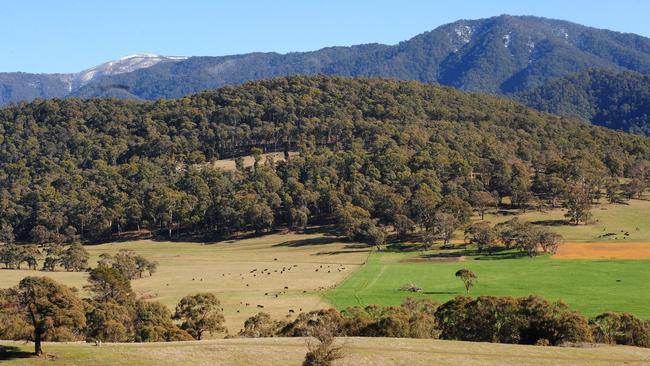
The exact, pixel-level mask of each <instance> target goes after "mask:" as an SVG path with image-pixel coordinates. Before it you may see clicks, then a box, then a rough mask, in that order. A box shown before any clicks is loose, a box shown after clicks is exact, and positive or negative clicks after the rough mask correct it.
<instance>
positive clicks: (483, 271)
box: [325, 244, 650, 318]
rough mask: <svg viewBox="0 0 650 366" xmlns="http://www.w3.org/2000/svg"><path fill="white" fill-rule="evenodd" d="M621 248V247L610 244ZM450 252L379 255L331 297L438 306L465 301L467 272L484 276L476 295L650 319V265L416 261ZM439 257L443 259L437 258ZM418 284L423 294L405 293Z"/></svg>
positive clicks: (499, 258) (340, 303) (342, 304)
mask: <svg viewBox="0 0 650 366" xmlns="http://www.w3.org/2000/svg"><path fill="white" fill-rule="evenodd" d="M609 245H615V244H609ZM459 254H460V253H459V252H457V253H450V251H431V252H427V253H425V254H423V253H422V252H416V253H413V252H411V253H376V252H373V253H372V254H371V255H370V257H369V259H368V263H367V264H366V265H365V266H363V267H362V268H360V269H359V270H358V271H357V272H355V273H354V274H352V275H351V276H350V277H348V278H347V279H346V280H345V281H344V282H343V283H342V284H341V285H339V286H338V287H336V288H335V289H333V290H329V291H327V292H326V293H325V298H326V299H327V300H328V301H329V302H330V303H332V304H334V305H335V306H336V307H337V308H339V309H343V308H346V307H349V306H355V305H362V306H365V305H369V304H382V305H397V304H400V303H402V302H403V301H404V299H405V298H407V297H415V298H419V299H423V298H428V299H433V300H435V301H438V302H443V301H447V300H449V299H451V298H453V297H455V296H458V295H464V294H465V288H464V287H463V284H462V282H461V281H460V280H459V279H457V278H456V277H455V276H454V273H455V272H456V271H457V270H459V269H461V268H468V269H470V270H472V271H473V272H474V273H476V274H477V275H478V283H477V284H476V286H475V287H474V288H472V290H471V292H470V295H472V296H477V295H497V296H514V297H520V296H527V295H530V294H534V295H540V296H543V297H545V298H547V299H549V300H562V301H564V302H565V303H567V304H568V305H569V306H570V307H571V308H572V309H574V310H578V311H580V312H582V313H583V314H584V315H586V316H594V315H597V314H600V313H603V312H605V311H620V312H622V311H628V312H631V313H633V314H636V315H637V316H639V317H642V318H650V307H648V304H650V270H649V269H650V261H643V260H554V259H551V258H549V257H548V256H540V257H537V258H528V257H510V256H509V255H508V254H506V255H493V256H466V257H465V260H464V261H451V262H449V261H447V262H436V261H415V262H414V261H412V259H413V258H419V257H422V256H424V257H425V258H426V257H432V258H446V257H445V256H452V257H453V256H454V255H459ZM437 256H438V257H437ZM409 283H413V284H414V285H416V286H418V287H421V288H422V289H423V291H422V292H421V293H412V292H406V291H400V290H399V289H400V288H401V287H402V286H403V285H405V284H409Z"/></svg>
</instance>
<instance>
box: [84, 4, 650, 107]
mask: <svg viewBox="0 0 650 366" xmlns="http://www.w3.org/2000/svg"><path fill="white" fill-rule="evenodd" d="M589 67H603V68H612V69H627V70H633V71H638V72H642V73H647V72H650V39H648V38H645V37H641V36H638V35H634V34H624V33H618V32H612V31H607V30H600V29H595V28H589V27H585V26H581V25H578V24H574V23H570V22H566V21H561V20H553V19H546V18H538V17H531V16H508V15H502V16H498V17H493V18H487V19H479V20H460V21H457V22H454V23H451V24H446V25H443V26H440V27H438V28H436V29H434V30H433V31H429V32H425V33H422V34H420V35H417V36H415V37H413V38H411V39H409V40H407V41H404V42H401V43H399V44H397V45H393V46H387V45H381V44H367V45H360V46H352V47H331V48H324V49H321V50H318V51H313V52H295V53H288V54H284V55H282V54H277V53H250V54H244V55H234V56H224V57H192V58H189V59H188V60H185V61H182V62H178V63H167V64H160V65H155V66H153V67H150V68H146V69H141V70H138V71H135V72H133V73H128V74H121V75H116V76H112V77H108V78H104V79H100V80H98V81H97V82H95V83H91V84H88V85H87V86H85V87H83V88H81V89H79V90H78V91H75V92H74V93H73V95H75V96H80V97H96V96H103V95H107V94H108V95H109V96H111V95H112V94H111V93H114V92H116V90H114V89H117V92H118V93H120V94H121V95H123V96H129V97H131V98H139V99H153V100H155V99H159V98H178V97H182V96H183V95H186V94H188V93H191V92H196V91H200V90H204V89H213V88H216V87H220V86H223V85H228V84H239V83H242V82H245V81H249V80H256V79H265V78H270V77H276V76H285V75H295V74H302V75H304V74H326V75H342V76H379V77H392V78H398V79H404V80H418V81H422V82H427V83H430V82H436V83H440V84H443V85H449V86H453V87H455V88H459V89H463V90H474V91H487V92H496V93H512V92H516V91H520V90H526V89H529V88H531V87H534V86H537V85H540V84H541V83H543V82H545V81H547V80H549V79H551V78H555V77H560V76H565V75H567V74H570V73H573V72H577V71H580V70H583V69H585V68H589ZM124 92H127V93H126V94H125V93H124Z"/></svg>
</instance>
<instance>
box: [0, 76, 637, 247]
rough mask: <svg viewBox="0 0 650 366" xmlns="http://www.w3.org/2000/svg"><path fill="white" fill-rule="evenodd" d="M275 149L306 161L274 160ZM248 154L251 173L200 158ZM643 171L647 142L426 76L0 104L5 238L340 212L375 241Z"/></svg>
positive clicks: (189, 228)
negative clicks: (424, 80) (149, 97)
mask: <svg viewBox="0 0 650 366" xmlns="http://www.w3.org/2000/svg"><path fill="white" fill-rule="evenodd" d="M272 151H285V152H287V153H288V152H289V151H292V152H293V151H295V152H298V154H297V155H292V156H291V158H289V159H287V160H286V161H281V162H272V161H266V162H264V163H262V161H261V159H260V158H259V156H260V154H262V153H265V152H272ZM246 155H253V156H255V158H256V163H255V165H254V166H253V167H251V168H243V166H242V164H238V169H237V170H235V171H227V170H220V169H216V168H213V167H210V165H209V164H206V163H207V162H210V161H214V160H217V159H225V158H238V157H242V156H246ZM287 157H288V154H287ZM649 160H650V139H648V138H645V137H641V136H634V135H629V134H625V133H620V132H615V131H611V130H607V129H605V128H601V127H595V126H591V125H588V124H585V123H581V122H579V121H576V120H570V119H566V118H561V117H557V116H553V115H549V114H544V113H540V112H537V111H534V110H531V109H528V108H526V107H523V106H521V105H519V104H517V103H515V102H512V101H509V100H506V99H501V98H497V97H494V96H490V95H485V94H474V93H465V92H460V91H456V90H453V89H451V88H445V87H438V86H433V85H426V84H421V83H418V82H406V81H395V80H386V79H375V78H344V77H325V76H309V77H306V76H305V77H287V78H276V79H272V80H267V81H257V82H249V83H246V84H244V85H242V86H237V87H224V88H222V89H219V90H216V91H209V92H203V93H199V94H194V95H190V96H187V97H184V98H181V99H175V100H161V101H157V102H134V101H123V100H110V99H93V100H78V99H67V100H58V99H54V100H35V101H34V102H31V103H21V104H17V105H13V106H10V107H7V108H4V109H2V110H0V227H1V228H0V242H13V241H18V242H35V243H41V244H46V243H62V242H73V241H76V240H79V239H80V240H82V241H89V240H108V239H110V238H111V237H112V236H113V235H115V234H119V233H121V232H124V231H131V230H145V229H146V230H151V231H153V232H154V233H158V234H160V235H166V236H170V237H174V236H177V235H181V234H190V233H192V234H196V233H200V234H210V235H222V234H229V233H233V232H236V231H249V230H251V231H252V230H255V231H259V232H261V231H266V230H269V229H274V228H278V227H291V228H303V227H305V226H306V225H308V224H318V223H323V222H330V221H331V220H332V219H334V218H337V219H338V221H339V223H340V224H341V229H342V234H345V235H348V236H350V237H357V238H359V239H367V240H370V241H381V240H382V238H383V236H384V234H385V232H386V230H387V229H392V228H395V229H396V231H397V232H399V233H408V232H410V231H413V230H415V228H416V227H420V228H424V229H427V228H430V227H438V226H440V225H438V226H437V225H436V224H437V223H440V222H446V221H449V220H451V221H454V222H456V223H463V222H466V221H467V219H468V217H469V215H470V214H471V210H472V208H473V209H475V210H477V211H480V210H481V208H482V207H485V206H493V205H496V204H497V203H504V202H507V203H508V204H509V205H513V206H515V207H521V208H523V209H525V208H526V207H530V206H533V205H537V204H548V205H556V204H557V205H559V204H571V202H572V201H578V205H579V204H580V202H583V203H584V204H586V205H588V204H589V202H591V201H592V200H594V199H595V198H598V196H599V195H600V194H601V192H603V191H604V190H603V188H607V189H608V192H611V195H612V197H610V199H616V197H617V196H618V194H619V193H625V192H628V193H629V194H631V195H633V194H634V193H635V190H636V191H638V190H639V189H642V188H640V187H645V184H646V182H647V179H648V176H649V174H650V165H649V163H648V161H649ZM617 177H628V178H630V180H627V182H628V183H625V184H622V185H621V184H619V181H618V180H616V179H615V178H617ZM581 195H582V196H584V197H586V198H585V199H583V200H582V201H580V199H573V200H572V199H569V198H571V197H573V198H575V197H576V196H577V197H582V196H581ZM505 197H508V198H509V199H508V200H507V201H503V198H505ZM492 199H493V200H492ZM585 200H586V203H585V202H584V201H585ZM492 201H493V202H492ZM346 218H347V219H348V220H347V221H346ZM571 219H572V220H575V222H576V223H579V222H580V219H581V218H580V217H577V218H575V217H573V218H571ZM443 226H444V225H443ZM443 231H444V230H443ZM443 234H444V233H443ZM443 236H444V235H443Z"/></svg>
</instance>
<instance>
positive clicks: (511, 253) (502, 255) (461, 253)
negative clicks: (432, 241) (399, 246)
mask: <svg viewBox="0 0 650 366" xmlns="http://www.w3.org/2000/svg"><path fill="white" fill-rule="evenodd" d="M459 257H472V258H471V259H473V260H482V261H486V260H502V259H517V258H523V257H527V255H526V253H524V252H520V251H515V250H512V249H500V250H497V251H494V252H492V253H489V254H488V253H484V252H479V251H478V250H476V249H463V250H457V251H453V252H439V253H428V254H422V255H421V256H420V258H423V259H436V258H438V259H445V258H459Z"/></svg>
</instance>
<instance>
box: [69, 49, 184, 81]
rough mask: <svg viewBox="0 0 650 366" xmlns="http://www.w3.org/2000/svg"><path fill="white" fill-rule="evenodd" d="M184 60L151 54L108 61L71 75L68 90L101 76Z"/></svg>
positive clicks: (180, 57)
mask: <svg viewBox="0 0 650 366" xmlns="http://www.w3.org/2000/svg"><path fill="white" fill-rule="evenodd" d="M185 59H187V57H183V56H161V55H157V54H153V53H138V54H134V55H128V56H124V57H122V58H119V59H117V60H113V61H108V62H105V63H103V64H101V65H98V66H95V67H92V68H90V69H86V70H83V71H81V72H78V73H75V74H73V77H72V85H70V88H71V89H76V88H78V87H80V86H83V85H85V84H87V83H89V82H91V81H93V80H95V79H97V78H100V77H102V76H107V75H116V74H123V73H126V72H131V71H135V70H138V69H144V68H147V67H151V66H153V65H155V64H158V63H160V62H170V61H171V62H173V61H181V60H185Z"/></svg>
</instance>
